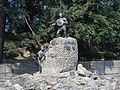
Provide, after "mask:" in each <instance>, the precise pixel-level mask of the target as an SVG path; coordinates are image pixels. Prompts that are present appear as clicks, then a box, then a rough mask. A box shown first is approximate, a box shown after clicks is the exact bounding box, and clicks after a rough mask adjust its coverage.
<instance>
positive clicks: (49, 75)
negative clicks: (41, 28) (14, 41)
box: [0, 37, 120, 90]
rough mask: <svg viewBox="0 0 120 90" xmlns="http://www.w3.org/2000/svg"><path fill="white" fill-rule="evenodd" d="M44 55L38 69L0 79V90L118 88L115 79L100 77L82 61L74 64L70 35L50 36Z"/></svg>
mask: <svg viewBox="0 0 120 90" xmlns="http://www.w3.org/2000/svg"><path fill="white" fill-rule="evenodd" d="M45 57H46V58H45V60H44V61H43V62H42V63H41V67H42V73H39V72H38V73H34V74H33V75H30V74H23V75H18V76H15V77H13V78H12V79H11V80H9V81H7V82H5V83H0V90H117V89H118V90H120V88H119V87H118V86H120V83H119V81H118V80H116V79H113V78H108V77H107V78H106V77H100V76H98V75H96V74H94V73H92V72H90V71H88V70H87V69H86V68H85V67H83V65H82V64H78V66H77V60H78V48H77V41H76V39H74V38H71V37H67V38H62V37H59V38H55V39H53V40H52V41H51V42H50V46H49V50H48V51H47V52H46V53H45ZM76 67H77V70H76Z"/></svg>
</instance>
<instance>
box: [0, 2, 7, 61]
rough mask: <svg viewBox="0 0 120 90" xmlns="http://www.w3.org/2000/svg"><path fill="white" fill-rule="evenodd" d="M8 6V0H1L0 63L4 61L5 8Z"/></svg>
mask: <svg viewBox="0 0 120 90" xmlns="http://www.w3.org/2000/svg"><path fill="white" fill-rule="evenodd" d="M6 6H7V0H0V13H1V15H0V63H2V62H3V46H4V30H5V21H6V13H5V9H6Z"/></svg>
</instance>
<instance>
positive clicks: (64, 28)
mask: <svg viewBox="0 0 120 90" xmlns="http://www.w3.org/2000/svg"><path fill="white" fill-rule="evenodd" d="M63 30H64V36H65V38H66V36H67V35H66V27H65V25H64V26H63Z"/></svg>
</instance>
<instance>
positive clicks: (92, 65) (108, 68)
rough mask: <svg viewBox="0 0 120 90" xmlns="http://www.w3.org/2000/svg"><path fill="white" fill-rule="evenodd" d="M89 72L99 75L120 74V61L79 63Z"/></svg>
mask: <svg viewBox="0 0 120 90" xmlns="http://www.w3.org/2000/svg"><path fill="white" fill-rule="evenodd" d="M79 63H82V64H83V66H85V67H86V68H87V69H88V70H90V71H92V72H96V73H97V74H103V75H109V74H120V60H111V61H79Z"/></svg>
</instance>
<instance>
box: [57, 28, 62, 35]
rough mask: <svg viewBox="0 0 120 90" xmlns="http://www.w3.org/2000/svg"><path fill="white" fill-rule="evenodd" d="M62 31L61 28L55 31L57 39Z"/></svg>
mask: <svg viewBox="0 0 120 90" xmlns="http://www.w3.org/2000/svg"><path fill="white" fill-rule="evenodd" d="M61 31H62V29H61V28H59V29H58V31H57V37H59V36H60V32H61Z"/></svg>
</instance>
